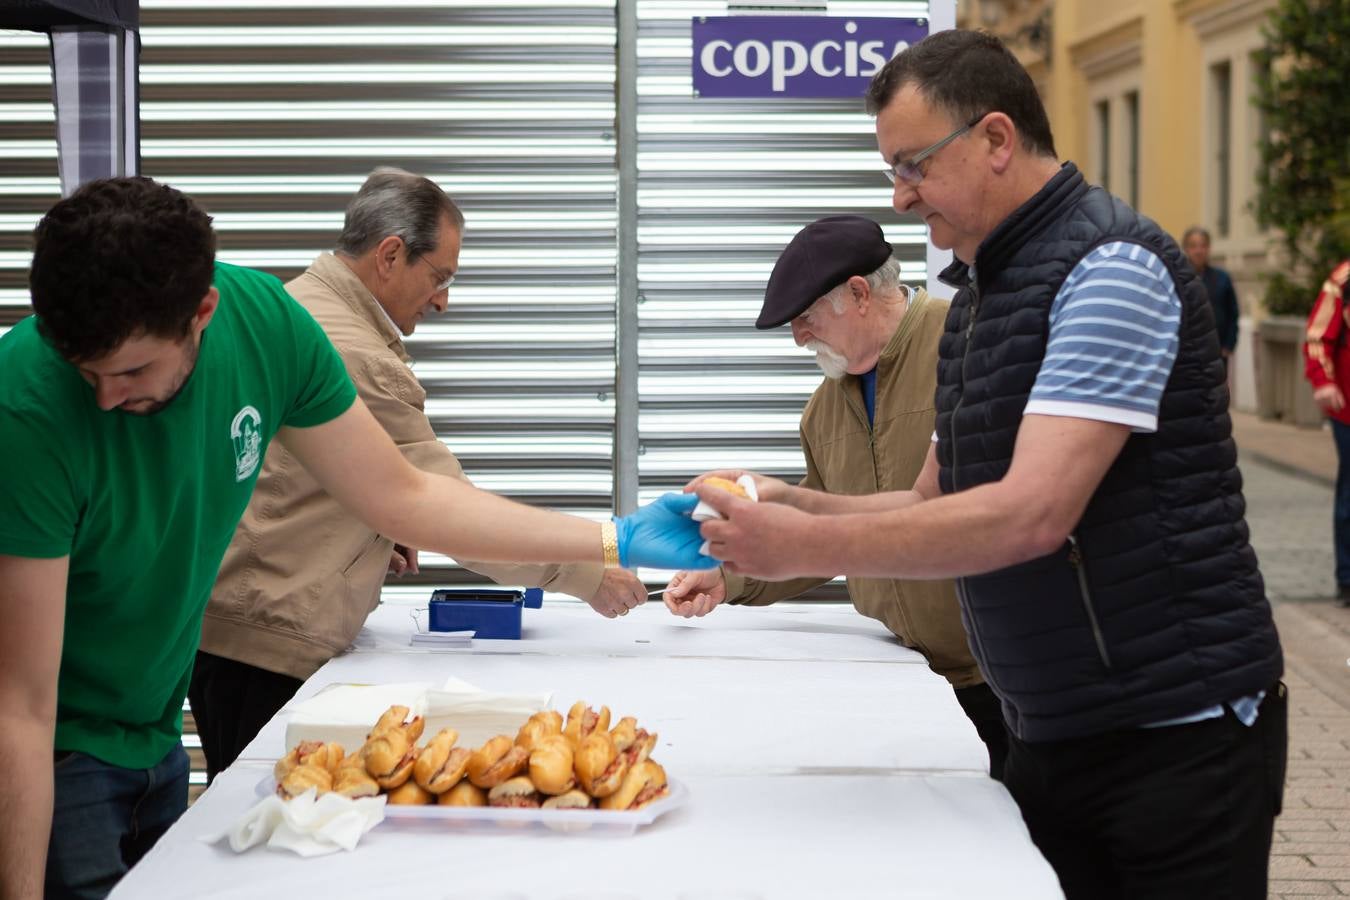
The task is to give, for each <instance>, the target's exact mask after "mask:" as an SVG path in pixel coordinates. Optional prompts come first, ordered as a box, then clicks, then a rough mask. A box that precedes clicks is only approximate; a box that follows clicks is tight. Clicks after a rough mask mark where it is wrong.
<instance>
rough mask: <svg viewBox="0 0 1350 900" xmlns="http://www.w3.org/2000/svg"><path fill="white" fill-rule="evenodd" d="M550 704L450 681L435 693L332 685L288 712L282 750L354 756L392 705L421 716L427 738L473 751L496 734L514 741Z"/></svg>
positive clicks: (405, 686) (422, 686)
mask: <svg viewBox="0 0 1350 900" xmlns="http://www.w3.org/2000/svg"><path fill="white" fill-rule="evenodd" d="M551 698H552V695H551V694H549V693H547V692H544V693H537V694H503V693H495V692H492V691H483V690H480V689H479V688H477V687H476V686H474V685H472V684H469V683H468V682H466V681H461V680H460V679H458V678H453V677H452V678H450V679H449V680H447V681H446V682H445V684H444V685H442V686H441V687H440V688H439V689H434V688H432V686H431V684H430V683H428V682H406V683H402V684H372V685H358V684H339V685H333V686H331V687H328V688H325V689H324V690H322V691H320V692H319V693H318V694H315V695H314V696H313V697H311V698H309V699H308V700H305V701H303V702H301V703H298V704H296V705H295V706H294V707H292V708H291V709H290V710H289V719H288V720H287V723H286V749H287V750H289V749H290V748H292V747H294V746H295V745H296V744H298V743H300V742H301V741H336V742H337V743H339V744H341V745H342V746H343V748H344V749H346V750H347V751H348V752H354V751H355V750H356V749H357V748H358V747H360V746H361V745H362V744H364V743H365V740H366V735H367V734H368V733H369V732H370V729H371V726H373V725H374V724H375V722H376V721H377V720H378V719H379V718H380V716H381V715H383V714H384V712H385V710H387V709H388V708H389V707H390V706H393V705H400V706H406V707H408V710H409V715H410V716H422V718H423V719H424V722H423V733H424V734H426V735H427V736H431V735H433V734H435V733H436V732H438V731H440V730H441V729H442V728H453V729H455V731H457V732H459V740H458V742H457V743H458V744H459V745H460V746H463V747H476V746H479V745H481V744H483V743H484V742H486V741H487V740H488V738H491V737H493V736H495V735H498V734H505V735H508V736H510V737H515V734H516V732H517V731H518V730H519V729H520V726H521V725H523V724H525V720H526V719H528V718H529V717H530V716H532V715H533V714H534V713H536V712H539V711H540V710H542V709H547V708H548V705H549V701H550V700H551Z"/></svg>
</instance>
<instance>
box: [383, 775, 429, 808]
mask: <svg viewBox="0 0 1350 900" xmlns="http://www.w3.org/2000/svg"><path fill="white" fill-rule="evenodd" d="M388 797H389V802H390V803H392V804H394V805H395V806H426V805H427V804H429V803H435V802H436V795H435V794H433V793H431V792H430V791H428V790H425V789H423V787H422V786H421V785H419V784H418V783H417V782H415V781H405V782H403V783H402V784H401V785H399V786H398V787H396V788H394V789H393V790H392V791H390V792H389V794H388Z"/></svg>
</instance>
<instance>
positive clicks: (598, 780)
mask: <svg viewBox="0 0 1350 900" xmlns="http://www.w3.org/2000/svg"><path fill="white" fill-rule="evenodd" d="M573 770H574V771H575V772H576V775H577V782H578V783H579V784H580V785H581V789H582V790H584V791H585V792H586V793H588V794H590V795H591V796H592V797H608V796H609V795H610V794H612V793H614V792H615V791H617V790H618V789H619V785H620V784H622V783H623V778H624V775H626V774H627V773H628V759H627V757H625V756H624V755H623V754H622V753H620V752H619V751H618V749H617V748H616V747H615V746H614V738H612V737H610V734H609V732H608V731H597V732H595V733H594V734H592V735H590V736H589V737H588V738H586V739H585V740H584V741H582V742H581V747H580V748H578V749H577V752H576V759H575V761H574V762H573Z"/></svg>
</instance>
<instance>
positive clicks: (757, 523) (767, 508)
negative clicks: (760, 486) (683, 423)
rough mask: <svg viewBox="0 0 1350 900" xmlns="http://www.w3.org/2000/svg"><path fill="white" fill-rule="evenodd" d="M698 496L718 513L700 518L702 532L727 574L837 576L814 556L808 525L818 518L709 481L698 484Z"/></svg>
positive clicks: (814, 540) (781, 577) (772, 578)
mask: <svg viewBox="0 0 1350 900" xmlns="http://www.w3.org/2000/svg"><path fill="white" fill-rule="evenodd" d="M698 497H699V499H701V500H703V501H704V502H705V503H707V504H708V505H709V506H711V507H712V508H713V509H715V510H717V511H718V512H719V513H721V514H722V518H721V519H709V520H708V521H706V522H704V523H703V527H702V529H701V533H702V535H703V537H704V538H706V539H707V540H708V552H709V553H711V554H712V555H713V556H714V557H716V558H717V559H720V560H723V562H724V564H725V566H726V569H727V571H728V572H733V573H735V574H737V575H747V576H749V577H751V578H760V579H763V580H765V581H786V580H787V579H789V578H795V577H797V576H801V575H812V576H822V577H823V576H831V577H832V576H834V575H836V574H838V573H837V572H834V571H831V570H830V569H831V567H830V565H829V564H827V563H822V562H820V561H817V560H815V559H814V558H813V557H814V556H815V554H814V552H813V551H814V550H816V549H818V548H819V547H820V541H819V540H818V538H817V536H816V535H813V534H812V523H813V522H819V521H822V520H821V519H820V518H819V517H816V516H811V515H808V514H807V513H804V512H801V511H800V510H796V509H793V508H792V507H790V506H783V505H782V504H778V503H756V502H754V501H753V500H744V499H742V498H740V497H737V496H735V495H734V494H731V493H729V492H727V491H724V490H721V489H719V488H716V487H710V486H707V485H700V486H699V487H698Z"/></svg>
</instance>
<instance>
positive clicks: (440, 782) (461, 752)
mask: <svg viewBox="0 0 1350 900" xmlns="http://www.w3.org/2000/svg"><path fill="white" fill-rule="evenodd" d="M457 740H459V732H457V731H455V730H454V729H453V728H443V729H441V731H440V732H439V733H437V735H436V736H435V737H433V738H432V739H431V740H429V741H427V745H426V746H425V747H423V748H422V749H421V751H420V752H419V753H418V754H417V761H416V762H415V763H413V780H414V781H416V782H417V783H418V784H419V785H421V786H422V787H423V788H424V789H426V790H428V791H430V792H431V793H433V794H443V793H445V792H446V791H448V790H450V789H451V788H452V787H454V786H455V785H456V784H458V783H459V782H460V779H462V778H463V777H464V769H465V768H466V767H467V766H468V764H469V757H470V756H472V755H473V753H472V751H470V750H469V749H467V748H465V747H456V746H455V741H457Z"/></svg>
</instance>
